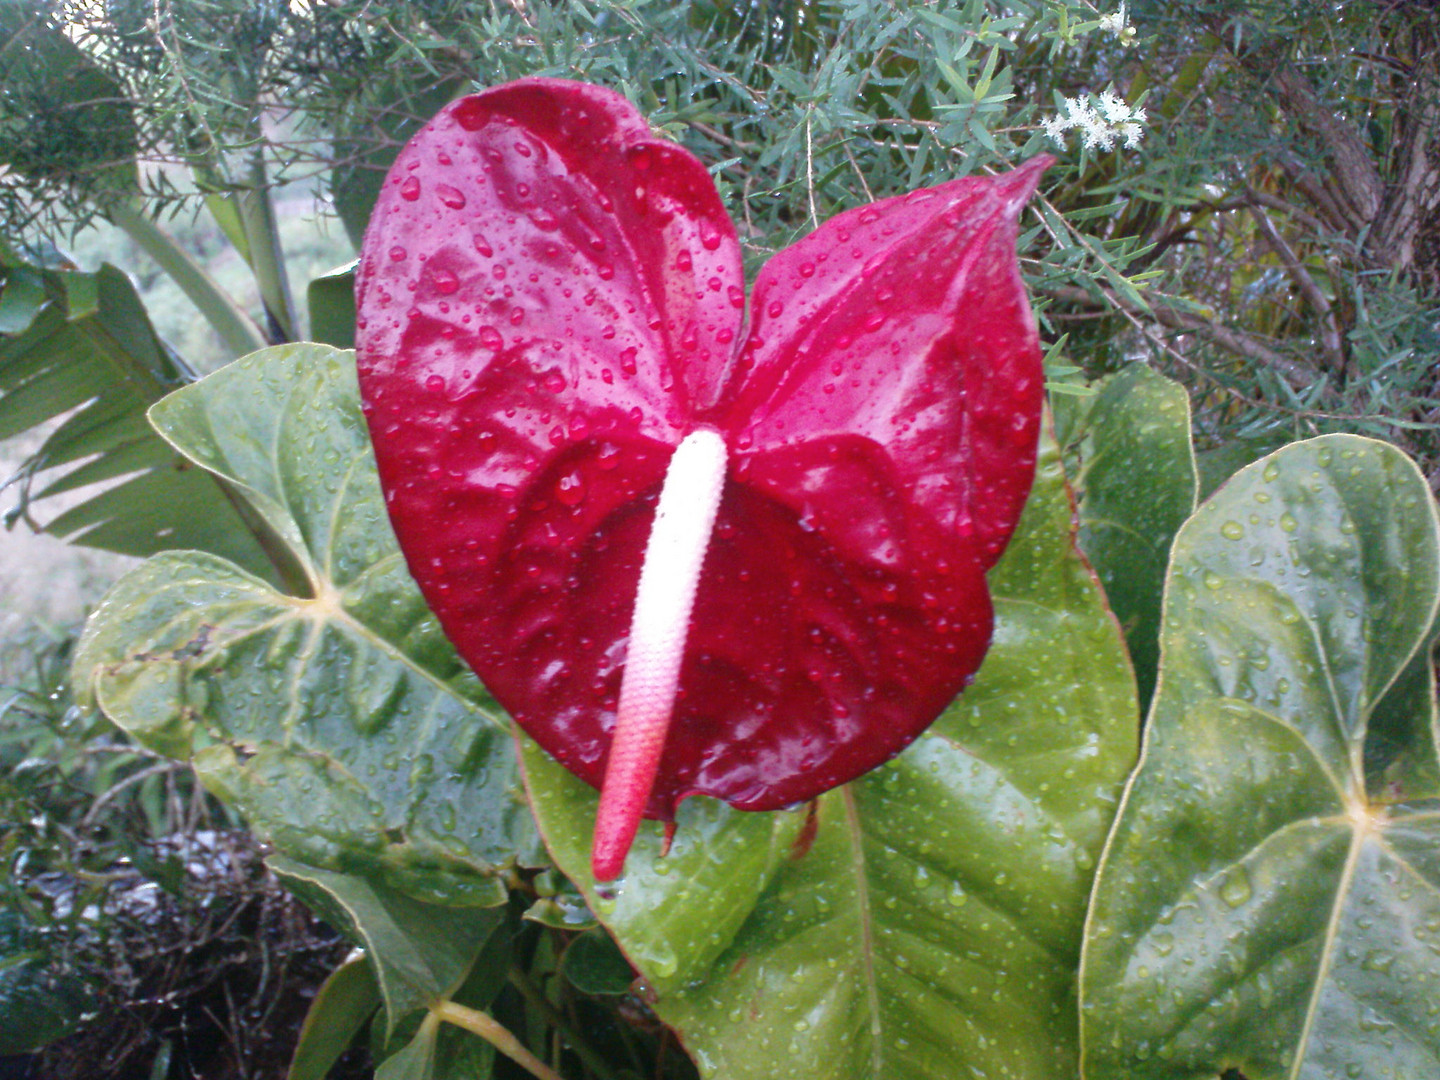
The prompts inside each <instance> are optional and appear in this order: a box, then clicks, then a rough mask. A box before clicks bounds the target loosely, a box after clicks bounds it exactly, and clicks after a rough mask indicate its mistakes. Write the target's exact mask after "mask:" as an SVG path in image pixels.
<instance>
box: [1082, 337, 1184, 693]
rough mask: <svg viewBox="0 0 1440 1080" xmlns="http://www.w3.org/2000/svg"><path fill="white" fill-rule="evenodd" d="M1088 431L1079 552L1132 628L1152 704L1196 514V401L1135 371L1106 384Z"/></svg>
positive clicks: (1139, 672) (1138, 672) (1141, 368)
mask: <svg viewBox="0 0 1440 1080" xmlns="http://www.w3.org/2000/svg"><path fill="white" fill-rule="evenodd" d="M1084 431H1085V444H1084V446H1083V449H1082V451H1081V453H1082V457H1083V462H1084V465H1083V472H1082V480H1081V482H1080V484H1079V488H1080V547H1081V548H1082V549H1083V550H1084V552H1085V555H1086V557H1087V558H1089V560H1090V562H1091V563H1092V564H1093V565H1094V567H1095V572H1096V573H1097V574H1098V575H1099V577H1100V583H1101V584H1102V585H1103V586H1104V587H1105V595H1106V597H1107V598H1108V599H1109V601H1110V606H1111V608H1112V609H1113V610H1114V612H1115V617H1116V618H1117V619H1119V620H1120V625H1121V626H1122V627H1124V629H1125V640H1126V642H1127V643H1128V644H1129V646H1130V658H1131V660H1132V661H1133V662H1134V664H1135V679H1136V682H1137V683H1138V684H1139V687H1140V701H1141V703H1142V705H1144V704H1147V703H1148V702H1149V700H1150V695H1151V693H1152V691H1153V690H1154V687H1155V667H1156V664H1157V663H1158V662H1159V652H1160V649H1159V636H1160V594H1161V592H1162V591H1163V589H1164V583H1165V566H1166V563H1167V562H1168V560H1169V558H1170V542H1171V540H1172V539H1174V536H1175V533H1176V532H1177V531H1179V529H1180V526H1181V525H1183V524H1184V523H1185V519H1186V518H1188V517H1189V516H1190V514H1191V513H1192V512H1193V511H1194V509H1195V493H1196V469H1195V452H1194V450H1193V449H1192V448H1191V445H1190V398H1189V395H1188V394H1186V392H1185V388H1184V387H1183V386H1181V385H1180V384H1179V383H1176V382H1172V381H1171V380H1170V379H1167V378H1165V377H1164V376H1163V375H1159V374H1157V373H1156V372H1154V371H1151V370H1150V368H1149V367H1147V366H1146V365H1144V364H1132V365H1130V366H1129V367H1128V368H1126V369H1125V370H1124V371H1122V372H1120V373H1119V374H1117V375H1113V376H1111V377H1110V378H1108V379H1106V380H1105V381H1104V383H1103V384H1102V385H1101V386H1100V388H1099V392H1098V393H1097V394H1096V396H1095V400H1094V401H1093V402H1092V403H1091V404H1090V407H1089V410H1088V412H1087V414H1086V420H1085V424H1084Z"/></svg>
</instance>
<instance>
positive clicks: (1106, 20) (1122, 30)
mask: <svg viewBox="0 0 1440 1080" xmlns="http://www.w3.org/2000/svg"><path fill="white" fill-rule="evenodd" d="M1125 7H1126V5H1125V3H1124V0H1121V4H1120V10H1119V11H1115V12H1112V13H1111V14H1109V15H1101V16H1100V29H1101V30H1104V31H1105V32H1106V33H1107V34H1114V35H1115V36H1116V37H1117V38H1119V39H1120V44H1121V45H1123V46H1125V47H1126V48H1129V47H1130V46H1131V45H1133V44H1135V28H1134V27H1133V26H1131V25H1130V17H1129V13H1128V12H1127V11H1126V10H1125Z"/></svg>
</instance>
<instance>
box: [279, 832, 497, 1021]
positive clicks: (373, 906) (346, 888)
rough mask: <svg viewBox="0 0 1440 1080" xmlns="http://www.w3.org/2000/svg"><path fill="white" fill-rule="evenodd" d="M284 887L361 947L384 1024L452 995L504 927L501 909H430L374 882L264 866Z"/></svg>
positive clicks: (289, 864) (289, 863) (282, 863)
mask: <svg viewBox="0 0 1440 1080" xmlns="http://www.w3.org/2000/svg"><path fill="white" fill-rule="evenodd" d="M268 864H269V866H270V869H271V870H273V871H274V873H275V876H276V877H278V878H279V879H280V881H281V883H282V884H284V885H285V887H286V888H287V889H289V890H290V891H291V892H293V893H295V894H296V895H297V896H299V897H300V898H301V899H302V900H303V901H305V904H306V905H307V906H308V907H310V908H311V909H312V910H314V911H316V912H318V913H319V914H320V915H321V916H322V917H323V918H324V919H325V921H326V922H328V923H330V925H332V926H334V927H335V928H336V929H337V930H340V931H341V932H342V933H344V934H346V936H348V937H349V938H350V939H351V940H352V941H354V942H355V943H356V944H359V945H362V946H363V947H364V949H365V953H366V956H367V957H368V958H369V960H370V963H371V965H372V966H373V968H374V972H375V979H376V983H377V984H378V986H379V990H380V996H381V1000H382V1001H383V1002H384V1005H385V1011H386V1015H387V1017H388V1024H389V1026H390V1027H391V1028H392V1029H393V1028H394V1026H395V1024H396V1023H397V1022H398V1021H399V1020H400V1019H401V1018H402V1017H404V1016H406V1015H408V1014H409V1013H412V1012H414V1011H416V1010H417V1009H423V1008H424V1007H425V1006H426V1005H428V1004H430V1003H432V1002H435V1001H441V1000H444V999H445V998H447V997H449V996H450V995H452V994H454V993H455V992H456V991H457V990H458V989H459V988H460V986H461V984H462V982H464V980H465V978H466V976H467V975H468V974H469V972H470V969H471V967H472V965H473V964H474V962H475V958H476V957H477V956H478V955H479V954H480V950H481V949H482V948H484V946H485V945H486V944H487V942H488V941H489V940H490V938H491V937H492V936H493V935H494V934H495V933H496V932H497V931H499V930H500V928H501V927H502V926H503V925H504V923H505V909H504V908H503V907H492V908H473V907H448V906H442V905H440V904H429V903H425V902H423V901H420V900H416V899H414V898H413V897H410V896H406V895H405V894H404V893H401V892H397V891H396V890H394V889H391V888H388V887H387V886H385V885H382V884H380V883H379V882H376V881H372V880H369V879H366V878H362V877H357V876H355V875H353V874H337V873H335V872H334V871H330V870H320V869H317V868H315V867H313V866H305V865H304V864H302V863H297V862H296V861H295V860H293V859H286V858H283V857H280V856H272V857H271V858H270V859H269V860H268Z"/></svg>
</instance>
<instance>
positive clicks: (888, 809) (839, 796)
mask: <svg viewBox="0 0 1440 1080" xmlns="http://www.w3.org/2000/svg"><path fill="white" fill-rule="evenodd" d="M1070 519H1071V506H1070V503H1069V500H1068V498H1067V496H1066V493H1065V490H1064V485H1063V480H1062V477H1061V474H1060V470H1059V465H1058V459H1057V455H1056V452H1055V450H1054V448H1053V446H1047V447H1045V448H1044V449H1043V450H1042V456H1041V465H1040V471H1039V474H1038V477H1037V480H1036V490H1035V493H1034V495H1033V496H1032V498H1031V500H1030V503H1029V504H1028V506H1027V509H1026V512H1025V515H1024V517H1023V518H1022V519H1021V523H1020V527H1019V529H1018V531H1017V533H1016V537H1015V539H1014V541H1013V542H1012V543H1011V545H1010V547H1009V549H1008V550H1007V552H1006V554H1005V556H1004V557H1003V559H1002V560H1001V562H1000V563H999V565H998V566H996V567H995V569H994V570H993V571H992V572H991V574H990V582H991V587H992V590H993V593H994V595H995V598H996V632H995V641H994V644H993V645H992V646H991V649H990V652H989V654H988V656H987V658H986V661H985V665H984V666H983V667H982V669H981V671H980V673H979V675H978V677H977V679H976V681H975V683H974V685H973V686H971V687H970V688H969V689H968V690H967V691H966V692H965V694H964V695H963V696H962V697H961V698H959V699H958V700H957V701H956V702H955V703H954V704H953V705H952V706H951V707H950V709H948V710H947V711H946V712H945V714H944V715H943V716H942V717H941V718H940V719H939V720H938V721H937V722H936V723H935V724H934V725H933V726H932V727H931V728H930V729H929V730H928V731H926V732H925V734H924V735H922V736H921V737H920V738H919V739H918V740H917V741H916V742H915V744H914V745H912V746H911V747H910V748H909V749H908V750H906V751H905V752H904V753H903V754H901V755H900V756H899V757H898V758H896V759H895V760H894V761H893V762H891V763H890V764H889V765H886V766H884V767H882V768H880V769H878V770H876V771H875V772H873V773H870V774H868V775H867V776H865V777H863V778H861V779H860V780H858V781H855V782H853V783H851V784H848V785H846V786H845V787H843V788H840V789H837V790H836V791H833V792H831V793H829V794H827V795H825V796H823V797H822V798H821V799H820V800H819V802H818V805H817V806H816V808H815V817H814V818H813V820H812V819H811V818H810V816H809V811H808V810H807V809H804V808H802V809H800V810H797V811H794V812H790V813H775V814H743V813H736V812H734V811H730V810H728V809H726V808H725V807H724V806H723V805H721V804H718V803H715V802H711V801H708V800H703V799H693V800H687V801H686V802H685V803H683V804H682V805H681V808H680V814H679V827H678V829H677V831H676V834H675V843H674V848H673V849H672V851H671V853H670V854H669V855H668V856H666V857H664V858H661V857H660V856H659V846H660V830H659V827H658V826H646V828H645V829H644V830H642V833H641V837H640V840H639V842H638V843H637V846H636V849H635V851H634V852H633V853H632V855H631V858H630V861H629V863H628V864H627V873H626V876H625V878H624V879H622V881H621V882H620V888H619V892H618V895H617V896H615V897H614V898H606V897H604V896H600V895H598V894H596V892H595V890H594V888H593V886H592V882H591V880H590V878H589V877H588V869H587V858H586V852H587V848H588V844H589V838H590V833H589V830H590V826H591V821H592V817H593V814H594V811H595V804H596V798H595V795H594V793H593V792H592V791H590V790H589V789H588V788H587V787H586V786H585V785H583V784H581V783H580V782H578V781H576V780H575V779H574V778H572V777H570V776H569V775H568V774H567V773H565V772H564V771H563V770H562V769H560V768H559V767H558V766H557V765H556V764H555V763H554V762H553V761H551V760H550V759H549V758H548V757H547V756H546V755H545V754H544V753H543V752H542V751H540V750H538V749H537V748H535V747H534V746H533V744H531V745H528V746H527V749H526V753H525V758H524V760H525V765H526V777H527V784H528V786H529V789H530V791H531V793H532V796H533V799H534V804H535V807H536V812H537V815H538V817H539V820H540V823H541V828H542V830H543V831H544V833H545V835H546V839H547V842H548V843H549V845H550V848H551V851H552V854H554V856H555V858H556V860H557V862H558V863H559V865H560V866H561V868H562V869H564V870H565V871H566V872H567V873H568V874H570V875H571V876H573V877H574V878H575V879H576V880H577V881H578V882H579V883H580V884H581V886H582V889H583V890H584V891H585V893H586V895H587V897H588V898H589V900H590V903H591V906H592V907H593V908H594V910H595V911H596V913H597V914H598V915H599V916H600V918H601V919H602V920H603V921H604V922H605V924H606V925H607V927H608V928H609V929H610V931H611V932H612V933H613V934H614V935H615V937H616V939H617V941H618V942H619V944H620V945H621V947H622V948H623V949H624V950H625V952H626V954H627V956H628V957H629V958H630V960H631V962H632V963H633V964H634V965H635V966H636V967H637V968H638V969H639V971H640V973H641V974H642V975H643V976H644V977H645V978H646V980H647V981H648V982H649V984H650V985H651V986H652V987H653V989H654V990H655V991H656V994H657V1003H656V1006H655V1007H656V1010H657V1012H659V1014H660V1016H661V1017H662V1018H663V1019H664V1020H665V1021H666V1022H667V1023H669V1024H671V1025H672V1026H674V1027H675V1029H676V1030H677V1032H678V1033H679V1035H680V1037H681V1039H682V1041H683V1042H684V1043H685V1046H686V1048H687V1050H689V1052H690V1053H691V1055H692V1056H693V1057H694V1058H695V1060H696V1061H697V1063H699V1065H700V1067H701V1071H702V1073H703V1074H704V1075H706V1076H710V1077H724V1078H725V1080H741V1078H751V1077H754V1078H757V1080H759V1078H767V1080H768V1078H773V1077H804V1078H806V1080H816V1078H827V1077H834V1078H836V1080H841V1078H843V1080H855V1078H867V1080H868V1078H881V1077H883V1078H885V1080H906V1078H910V1077H935V1078H942V1077H943V1078H947V1080H948V1078H950V1077H954V1076H957V1075H967V1076H975V1077H996V1078H998V1077H1010V1078H1015V1080H1022V1078H1033V1080H1040V1078H1044V1080H1071V1078H1073V1076H1074V1075H1075V1069H1076V1061H1077V1046H1076V1023H1075V1019H1074V1012H1073V1001H1074V998H1073V991H1074V976H1075V970H1076V965H1077V963H1078V960H1079V949H1080V927H1081V922H1082V920H1083V917H1084V910H1085V902H1086V897H1087V895H1088V891H1089V885H1090V879H1091V874H1092V872H1093V866H1094V865H1095V862H1096V860H1097V859H1098V856H1099V851H1100V847H1101V844H1102V843H1103V840H1104V836H1105V832H1106V829H1107V826H1108V824H1109V820H1110V815H1111V812H1112V810H1113V808H1114V805H1115V803H1116V801H1117V799H1118V794H1119V789H1120V785H1121V783H1122V782H1123V780H1124V777H1125V775H1126V773H1127V771H1128V770H1129V767H1130V765H1131V763H1132V762H1133V760H1134V754H1135V745H1136V727H1137V715H1136V704H1135V692H1134V684H1133V682H1132V680H1131V677H1130V673H1129V668H1128V664H1127V662H1126V659H1125V654H1124V649H1123V644H1122V639H1121V636H1120V633H1119V628H1118V626H1117V625H1116V623H1115V622H1114V620H1113V618H1112V617H1111V616H1110V614H1109V612H1108V610H1107V609H1106V607H1105V605H1104V602H1103V597H1102V595H1101V592H1100V589H1099V587H1098V584H1097V583H1096V581H1095V579H1094V577H1093V576H1092V575H1091V574H1090V572H1089V571H1088V569H1087V568H1086V567H1085V565H1084V563H1083V561H1082V560H1081V559H1080V557H1079V555H1078V552H1077V551H1076V549H1075V547H1074V543H1073V537H1072V536H1071V533H1070Z"/></svg>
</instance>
